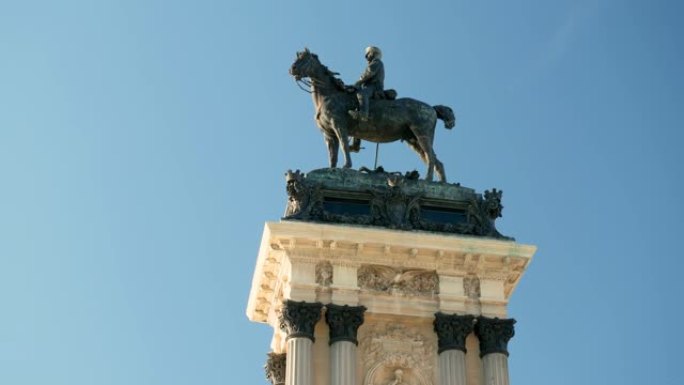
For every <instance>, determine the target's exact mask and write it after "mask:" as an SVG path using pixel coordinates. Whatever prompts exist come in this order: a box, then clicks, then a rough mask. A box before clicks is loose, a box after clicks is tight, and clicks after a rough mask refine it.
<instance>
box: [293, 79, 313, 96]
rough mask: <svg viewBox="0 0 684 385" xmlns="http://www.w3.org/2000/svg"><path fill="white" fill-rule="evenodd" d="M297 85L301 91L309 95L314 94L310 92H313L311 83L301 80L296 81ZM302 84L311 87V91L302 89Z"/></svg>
mask: <svg viewBox="0 0 684 385" xmlns="http://www.w3.org/2000/svg"><path fill="white" fill-rule="evenodd" d="M295 83H296V84H297V87H299V89H300V90H302V91H304V92H306V93H309V94H312V93H313V91H310V90H311V82H308V81H306V80H304V79H299V80H297V79H295ZM301 83H304V85H305V86H307V87H309V89H308V90H307V89H306V88H304V87H302V84H301Z"/></svg>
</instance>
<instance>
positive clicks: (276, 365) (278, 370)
mask: <svg viewBox="0 0 684 385" xmlns="http://www.w3.org/2000/svg"><path fill="white" fill-rule="evenodd" d="M286 358H287V355H286V354H285V353H282V354H278V353H269V354H268V360H267V361H266V365H265V366H264V371H265V372H266V379H267V380H268V381H269V382H270V383H271V384H272V385H284V384H285V360H286Z"/></svg>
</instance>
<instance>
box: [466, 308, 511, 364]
mask: <svg viewBox="0 0 684 385" xmlns="http://www.w3.org/2000/svg"><path fill="white" fill-rule="evenodd" d="M513 324H515V320H514V319H512V318H509V319H500V318H488V317H482V316H480V317H477V323H476V324H475V334H476V335H477V338H479V340H480V357H484V356H486V355H487V354H491V353H503V354H505V355H506V356H508V341H509V340H510V339H511V338H513V336H514V335H515V330H514V328H513Z"/></svg>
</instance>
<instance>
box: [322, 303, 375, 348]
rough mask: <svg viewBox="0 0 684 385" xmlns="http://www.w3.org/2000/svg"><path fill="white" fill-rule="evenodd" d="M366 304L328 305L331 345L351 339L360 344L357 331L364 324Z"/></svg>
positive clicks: (326, 318)
mask: <svg viewBox="0 0 684 385" xmlns="http://www.w3.org/2000/svg"><path fill="white" fill-rule="evenodd" d="M365 311H366V308H365V307H364V306H348V305H342V306H340V305H334V304H328V305H326V312H325V322H326V323H327V324H328V326H329V327H330V345H332V344H334V343H335V342H338V341H349V342H353V343H354V344H356V345H358V344H359V343H358V341H357V340H356V332H357V330H358V329H359V326H361V324H363V313H364V312H365Z"/></svg>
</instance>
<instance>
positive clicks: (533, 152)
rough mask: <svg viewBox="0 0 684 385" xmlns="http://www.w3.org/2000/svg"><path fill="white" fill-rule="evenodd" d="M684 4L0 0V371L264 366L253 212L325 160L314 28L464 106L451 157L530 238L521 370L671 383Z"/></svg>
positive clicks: (194, 372)
mask: <svg viewBox="0 0 684 385" xmlns="http://www.w3.org/2000/svg"><path fill="white" fill-rule="evenodd" d="M683 8H684V6H682V5H681V4H680V2H675V1H669V2H668V1H617V0H605V1H588V0H577V1H554V2H548V1H532V0H522V1H517V2H511V1H490V2H464V1H442V2H433V1H423V2H420V3H419V4H418V2H415V4H404V3H399V2H363V1H347V2H341V3H340V2H337V3H332V2H321V1H288V2H276V1H272V2H264V1H250V2H231V1H193V2H180V1H140V0H139V1H112V2H109V1H99V2H93V1H62V2H34V1H21V2H19V1H15V2H3V3H0V178H1V181H2V184H1V185H0V186H2V188H0V305H1V307H0V383H2V384H70V385H73V384H226V383H245V384H247V383H250V384H266V381H265V379H264V378H263V371H262V365H263V362H264V360H265V355H266V353H267V352H268V345H269V341H270V333H271V332H270V328H269V327H267V326H265V325H261V324H252V323H250V322H249V321H247V319H246V317H245V315H244V312H245V307H246V302H247V296H248V291H249V285H250V282H251V275H252V271H253V267H254V262H255V258H256V253H257V248H258V245H259V239H260V237H261V231H262V228H263V223H264V222H265V221H271V220H278V218H280V216H281V215H282V213H283V210H284V207H285V202H286V196H285V191H284V179H283V174H284V172H285V171H286V170H287V169H289V168H291V169H297V168H298V169H302V170H312V169H316V168H320V167H324V166H326V165H327V157H326V150H325V147H324V144H323V141H322V137H321V135H320V133H319V132H318V130H317V128H316V127H315V126H314V123H313V120H312V116H313V107H312V105H311V101H310V99H309V96H308V95H306V94H305V93H303V92H302V91H300V90H299V89H298V88H297V87H296V86H295V83H294V82H293V80H292V79H291V78H290V77H289V76H288V74H287V69H288V68H289V66H290V64H291V63H292V61H293V59H294V55H295V52H296V51H297V50H301V49H303V48H304V47H305V46H306V47H309V48H310V49H311V50H313V51H314V52H316V53H318V54H319V56H320V58H321V60H322V61H323V62H324V63H325V64H327V65H328V66H329V67H330V68H331V69H333V70H335V71H337V72H340V73H341V77H342V79H343V80H345V81H346V82H353V81H355V80H356V78H357V77H358V75H359V74H360V72H361V71H362V70H363V68H364V64H365V63H364V60H363V49H364V48H365V47H366V46H367V45H369V44H374V45H377V46H379V47H381V48H382V49H383V51H384V61H385V67H386V72H387V75H386V81H385V84H386V86H387V87H390V88H395V89H396V90H397V91H398V92H399V94H400V95H402V96H410V97H414V98H418V99H421V100H424V101H426V102H428V103H430V104H446V105H449V106H451V107H453V109H454V110H455V112H456V114H457V118H458V122H457V125H456V127H455V128H454V129H453V130H451V131H447V130H444V129H442V128H441V123H440V126H439V127H438V131H437V135H436V142H435V149H436V152H437V155H438V156H439V157H440V159H441V160H442V161H443V163H444V165H445V167H446V171H447V175H448V177H449V180H450V181H452V182H460V183H461V184H463V185H465V186H469V187H472V188H475V189H477V190H478V191H483V190H484V189H489V188H492V187H497V188H500V189H503V191H504V196H503V204H504V206H505V208H504V212H503V215H504V216H503V218H502V219H500V220H499V229H500V230H501V231H502V232H503V233H505V234H508V235H512V236H515V237H516V238H517V239H518V240H519V241H520V242H523V243H532V244H536V245H538V246H539V251H538V252H537V254H536V256H535V259H534V261H533V263H532V265H531V266H530V269H529V270H528V273H527V274H526V275H525V276H524V277H523V280H522V282H521V284H520V286H519V287H518V289H517V290H516V292H515V294H514V296H513V298H512V301H511V304H510V314H511V316H513V317H515V318H516V319H517V320H518V323H517V324H516V337H514V339H513V340H512V341H511V343H510V351H511V357H510V371H511V378H512V383H513V384H531V385H532V384H557V385H561V384H573V385H575V384H621V385H625V384H635V385H636V384H649V383H653V384H679V383H680V382H681V381H680V380H678V379H677V378H676V375H677V374H678V371H676V368H677V366H676V365H678V364H679V358H680V357H681V346H682V345H683V344H684V337H682V333H680V332H679V331H678V325H679V321H680V320H681V319H682V316H683V315H684V314H682V313H683V312H682V305H681V304H682V303H683V301H682V298H681V297H682V295H683V294H684V284H682V279H681V274H680V273H681V271H682V267H683V266H682V252H681V248H680V245H681V244H680V239H681V235H680V233H681V231H682V230H683V229H684V226H682V224H681V220H682V216H683V214H684V205H683V204H682V199H681V191H682V187H683V186H682V179H683V178H684V172H683V167H682V164H684V159H683V158H684V157H683V156H682V150H681V146H682V145H683V144H684V134H683V133H682V132H683V130H684V127H683V126H684V125H683V124H682V111H683V110H684V96H683V91H682V90H684V72H683V71H682V68H684V39H683V38H682V36H684V27H682V23H681V15H682V12H683V11H684V9H683ZM373 147H374V146H373V145H367V149H366V150H365V151H364V152H362V153H360V154H356V155H354V158H353V161H354V166H355V167H359V166H364V165H365V166H372V164H373V157H374V152H373ZM379 163H380V164H381V165H383V166H384V167H385V168H386V169H390V170H400V171H407V170H413V169H418V170H419V171H420V172H421V173H423V174H424V167H423V165H422V164H420V163H419V161H418V159H417V157H416V156H415V155H414V154H413V153H412V152H411V151H410V150H408V149H407V148H406V147H405V146H404V145H402V144H399V143H398V144H391V145H382V146H381V148H380V162H379Z"/></svg>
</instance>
